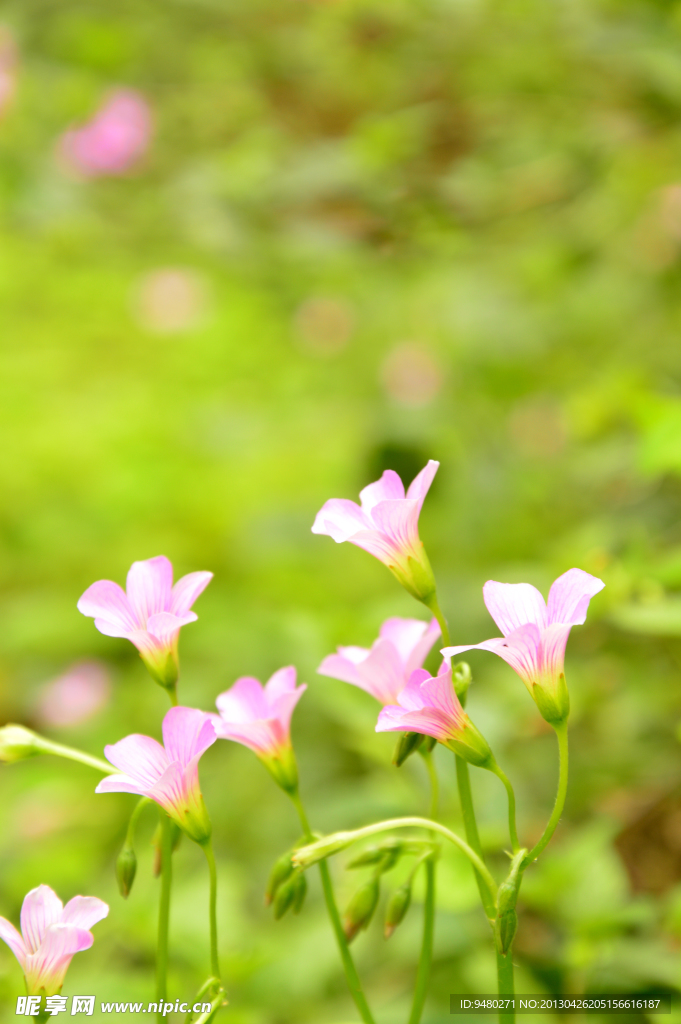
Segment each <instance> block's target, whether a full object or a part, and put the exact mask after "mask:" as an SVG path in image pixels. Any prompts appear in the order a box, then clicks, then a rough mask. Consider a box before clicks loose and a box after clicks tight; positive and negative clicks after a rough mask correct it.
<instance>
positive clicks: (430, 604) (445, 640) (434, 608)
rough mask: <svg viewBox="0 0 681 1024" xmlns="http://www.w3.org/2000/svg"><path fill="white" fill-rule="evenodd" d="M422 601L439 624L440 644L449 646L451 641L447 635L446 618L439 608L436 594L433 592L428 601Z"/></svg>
mask: <svg viewBox="0 0 681 1024" xmlns="http://www.w3.org/2000/svg"><path fill="white" fill-rule="evenodd" d="M423 603H424V604H425V606H426V608H430V610H431V612H432V613H433V615H434V616H435V618H436V619H437V621H438V623H439V624H440V630H441V632H442V646H443V647H450V646H451V643H452V641H451V639H450V636H449V626H448V625H447V620H446V618H445V617H444V615H443V614H442V609H441V608H440V605H439V602H438V599H437V594H436V593H435V594H433V596H432V597H431V598H430V600H429V601H424V602H423Z"/></svg>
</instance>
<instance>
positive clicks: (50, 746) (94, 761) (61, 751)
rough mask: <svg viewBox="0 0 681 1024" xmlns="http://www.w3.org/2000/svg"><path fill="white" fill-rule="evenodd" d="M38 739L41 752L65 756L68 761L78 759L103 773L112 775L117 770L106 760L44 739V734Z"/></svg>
mask: <svg viewBox="0 0 681 1024" xmlns="http://www.w3.org/2000/svg"><path fill="white" fill-rule="evenodd" d="M39 741H40V743H39V746H40V751H41V753H43V754H55V755H56V756H57V757H67V758H68V759H69V761H79V762H80V763H81V764H86V765H87V766H88V767H89V768H96V769H97V771H98V772H102V774H103V775H114V774H115V773H116V772H117V771H118V768H114V766H113V765H112V764H109V763H108V762H107V761H102V760H100V758H98V757H93V756H92V755H91V754H86V753H85V752H84V751H82V750H77V749H76V748H75V747H67V746H65V745H64V744H63V743H54V742H53V741H52V740H48V739H45V737H44V736H40V737H39Z"/></svg>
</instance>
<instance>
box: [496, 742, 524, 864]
mask: <svg viewBox="0 0 681 1024" xmlns="http://www.w3.org/2000/svg"><path fill="white" fill-rule="evenodd" d="M490 771H493V772H494V774H495V775H496V776H497V778H499V779H501V781H502V782H503V784H504V787H505V789H506V793H507V795H508V831H509V833H510V836H511V845H512V846H513V852H514V853H517V852H518V850H519V849H520V843H519V842H518V830H517V828H516V823H515V793H514V792H513V786H512V785H511V783H510V782H509V780H508V778H507V776H506V774H505V773H504V772H502V770H501V768H500V767H499V765H498V764H497V763H496V761H495V762H494V766H493V767H492V768H491V769H490Z"/></svg>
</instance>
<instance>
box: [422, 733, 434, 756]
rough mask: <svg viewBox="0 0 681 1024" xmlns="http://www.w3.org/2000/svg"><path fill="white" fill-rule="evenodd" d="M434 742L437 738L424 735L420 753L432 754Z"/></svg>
mask: <svg viewBox="0 0 681 1024" xmlns="http://www.w3.org/2000/svg"><path fill="white" fill-rule="evenodd" d="M436 744H437V740H436V739H435V737H434V736H424V737H423V743H422V744H421V753H422V754H424V753H425V754H432V753H433V751H434V750H435V746H436Z"/></svg>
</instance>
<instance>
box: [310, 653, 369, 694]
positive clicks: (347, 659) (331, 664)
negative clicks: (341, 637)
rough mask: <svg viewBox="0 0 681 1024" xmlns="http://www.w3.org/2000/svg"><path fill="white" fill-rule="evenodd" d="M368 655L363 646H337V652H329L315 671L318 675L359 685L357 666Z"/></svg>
mask: <svg viewBox="0 0 681 1024" xmlns="http://www.w3.org/2000/svg"><path fill="white" fill-rule="evenodd" d="M368 657H369V651H367V650H366V648H364V647H339V648H338V654H329V655H327V656H326V658H324V661H323V662H322V663H321V665H320V666H319V668H318V669H317V672H318V674H319V675H320V676H329V677H330V678H331V679H340V680H342V682H344V683H352V685H353V686H360V685H361V684H360V682H359V676H358V674H357V666H358V665H359V664H360V663H361V662H362V661H365V660H366V659H367V658H368Z"/></svg>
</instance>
